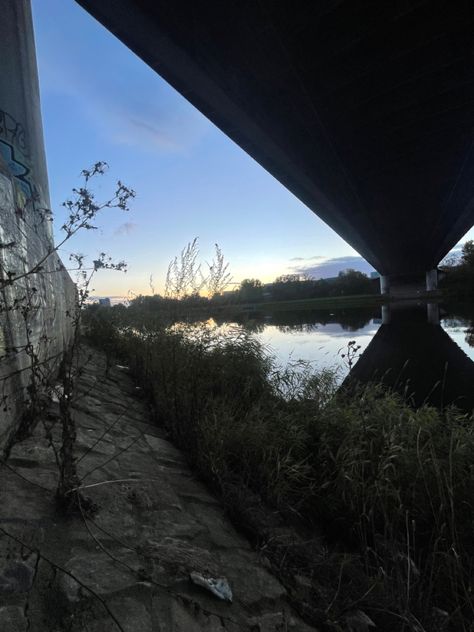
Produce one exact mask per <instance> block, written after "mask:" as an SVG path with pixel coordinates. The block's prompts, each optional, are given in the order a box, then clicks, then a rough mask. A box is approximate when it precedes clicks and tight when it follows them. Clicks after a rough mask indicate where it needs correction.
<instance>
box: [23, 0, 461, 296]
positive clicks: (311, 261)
mask: <svg viewBox="0 0 474 632" xmlns="http://www.w3.org/2000/svg"><path fill="white" fill-rule="evenodd" d="M32 4H33V15H34V24H35V36H36V45H37V56H38V67H39V74H40V88H41V98H42V110H43V125H44V133H45V143H46V152H47V159H48V169H49V179H50V190H51V201H52V207H53V210H54V211H55V212H56V214H57V218H58V220H59V221H57V225H58V226H60V220H61V212H60V204H61V202H62V201H63V200H64V199H66V198H67V197H68V195H69V193H70V191H71V189H72V187H74V186H77V185H78V184H79V179H78V175H79V174H80V172H81V170H82V169H83V168H85V167H88V166H90V165H91V164H93V163H95V162H97V161H99V160H105V161H107V162H108V163H109V164H110V172H109V175H108V177H107V178H106V179H104V181H103V182H102V183H101V184H100V188H99V194H101V195H103V197H104V198H105V197H106V196H107V194H108V193H110V191H111V185H112V183H113V180H114V179H118V178H120V179H121V180H123V182H125V183H126V184H127V185H129V186H131V187H132V188H134V189H135V190H136V192H137V198H136V200H135V201H134V202H133V206H132V211H131V212H130V213H129V214H126V215H125V214H123V213H119V212H116V213H115V212H108V213H107V214H105V215H103V216H102V217H101V219H100V220H99V225H100V227H101V228H100V230H99V231H88V232H86V233H83V234H82V235H78V236H77V238H76V239H75V241H74V243H72V242H70V243H69V244H68V245H67V249H66V250H65V251H64V252H63V253H62V256H63V258H64V259H65V260H66V259H67V256H68V253H69V251H74V252H81V253H83V254H86V255H89V256H90V257H94V256H95V255H96V254H97V253H98V252H99V251H103V250H106V251H107V253H109V254H110V255H111V256H112V257H114V258H116V259H119V258H120V259H125V260H126V261H127V262H128V268H129V271H128V273H127V274H126V275H123V274H119V273H114V272H104V273H101V275H99V276H98V277H97V279H96V281H95V284H94V287H95V291H96V294H99V295H117V296H122V295H126V294H127V293H128V291H129V290H131V291H133V292H135V293H149V291H150V289H149V286H148V280H149V277H150V274H152V275H153V277H154V284H155V286H156V290H157V291H160V290H162V285H163V281H164V278H165V275H166V269H167V265H168V262H169V261H170V260H171V259H172V258H173V257H174V256H175V255H176V254H177V253H178V252H179V251H180V250H181V248H182V247H183V246H185V245H186V243H187V242H189V241H191V240H192V239H193V238H194V237H199V242H200V247H201V252H202V257H203V260H206V259H207V260H208V259H209V258H210V257H211V256H212V249H213V245H214V243H216V242H217V243H218V244H219V245H220V247H221V249H222V250H223V252H224V255H225V257H226V260H227V261H229V263H230V270H231V273H232V276H233V278H234V280H235V281H237V282H238V281H240V280H242V279H243V278H246V277H257V278H260V279H261V280H262V281H271V280H273V279H274V278H275V277H276V276H278V275H280V274H286V273H289V272H293V271H310V272H311V273H313V274H314V275H315V276H321V275H323V276H333V274H334V273H337V271H338V270H340V269H344V268H347V267H355V268H358V269H361V270H363V271H368V270H369V269H370V267H369V266H368V264H366V263H365V262H364V261H363V260H362V259H361V258H360V257H358V256H357V253H356V252H355V251H354V250H353V249H352V248H351V247H350V246H349V245H348V244H346V243H345V242H344V241H343V240H342V239H341V238H340V237H339V236H338V235H337V234H336V233H335V232H334V231H333V230H331V229H330V228H329V227H328V226H326V225H325V224H324V223H323V222H322V221H321V220H320V219H319V218H318V217H317V216H316V215H314V213H312V212H311V211H310V210H309V209H308V208H306V207H305V206H304V205H303V204H302V203H301V202H300V201H299V200H297V199H296V198H295V197H294V196H293V195H292V194H291V193H290V192H289V191H287V190H286V189H285V188H284V187H283V186H282V185H281V184H280V183H279V182H277V181H276V180H275V179H274V178H273V177H272V176H271V175H270V174H268V173H267V172H266V171H265V170H264V169H263V168H262V167H260V166H259V165H258V164H257V163H256V162H255V161H254V160H253V159H252V158H250V157H249V156H248V155H247V154H245V152H243V151H242V150H241V149H240V148H239V147H238V146H237V145H235V144H234V143H233V142H232V141H231V140H230V139H228V138H227V137H226V136H225V135H224V134H223V133H222V132H220V131H219V130H218V129H217V128H216V127H215V126H214V125H213V124H212V123H210V122H209V121H208V120H207V119H206V118H205V117H204V116H202V115H201V114H200V113H199V112H198V111H197V110H196V109H195V108H194V107H193V106H191V105H190V104H189V103H188V102H187V101H186V100H185V99H184V98H183V97H181V96H180V95H179V94H178V93H177V92H176V91H175V90H174V89H173V88H171V87H170V86H169V85H168V84H167V83H166V82H165V81H164V80H163V79H161V78H160V77H159V76H158V75H157V74H156V73H155V72H154V71H152V70H151V69H150V68H148V66H146V64H144V63H143V62H142V61H141V60H140V59H138V58H137V57H136V56H135V55H134V54H133V53H131V52H130V51H129V50H128V49H127V48H126V47H125V46H124V45H123V44H122V43H121V42H119V41H118V40H117V39H116V38H115V37H114V36H113V35H111V34H110V33H109V32H108V31H106V30H105V29H104V28H103V27H102V26H101V25H100V24H98V23H97V22H96V21H95V20H94V19H93V18H91V17H90V16H89V15H88V14H87V13H86V12H85V11H84V10H83V9H81V8H80V7H79V6H78V5H77V4H76V3H75V2H74V1H73V0H33V3H32ZM468 236H469V234H468ZM333 260H334V261H333ZM322 266H324V267H322Z"/></svg>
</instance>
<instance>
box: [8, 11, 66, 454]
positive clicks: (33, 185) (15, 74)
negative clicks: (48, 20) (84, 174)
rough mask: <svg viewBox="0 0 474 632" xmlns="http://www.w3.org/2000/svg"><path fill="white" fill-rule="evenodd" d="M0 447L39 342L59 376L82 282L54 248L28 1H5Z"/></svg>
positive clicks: (48, 368)
mask: <svg viewBox="0 0 474 632" xmlns="http://www.w3.org/2000/svg"><path fill="white" fill-rule="evenodd" d="M0 16H1V18H0V279H1V278H3V282H2V281H1V280H0V447H1V446H2V445H4V444H5V441H6V440H7V438H8V436H9V435H10V434H11V433H12V431H14V429H15V427H16V425H17V423H18V421H19V419H20V418H21V415H22V412H23V411H24V409H25V407H26V405H27V403H28V398H29V395H28V386H29V385H30V384H31V377H32V376H31V370H29V367H30V366H31V360H30V356H29V355H28V353H27V352H26V350H25V345H27V344H28V343H31V344H32V348H33V349H34V352H35V353H36V354H37V356H38V361H39V362H40V363H41V365H40V369H39V370H40V371H41V373H42V376H38V377H39V378H40V379H41V378H42V377H47V376H50V377H51V378H53V376H54V371H55V369H56V368H57V366H58V365H59V363H60V361H61V356H62V353H63V351H64V349H65V346H66V345H67V344H68V342H69V340H70V336H71V319H70V317H69V316H67V312H68V310H69V311H71V310H72V309H73V305H74V297H75V286H74V284H73V282H72V280H71V278H70V277H69V275H68V273H67V272H66V271H65V269H64V266H63V264H62V263H61V261H60V260H59V258H58V257H57V255H56V254H51V255H50V256H48V257H47V258H46V259H45V261H44V264H43V265H42V269H41V271H40V272H38V273H36V274H27V275H26V276H25V277H24V278H23V279H21V280H19V281H17V282H15V283H14V284H13V285H10V286H7V287H5V282H4V280H5V279H6V278H8V276H9V274H12V275H14V276H17V275H18V274H22V273H25V272H26V273H28V271H30V270H31V269H32V268H33V267H34V266H35V265H36V264H37V263H38V262H39V261H41V260H42V259H43V258H44V257H45V256H46V255H48V253H50V252H51V249H52V247H53V237H52V226H51V221H50V218H49V217H48V214H47V212H46V210H47V209H49V208H50V201H49V191H48V179H47V171H46V161H45V155H44V144H43V132H42V125H41V111H40V101H39V88H38V76H37V68H36V56H35V45H34V37H33V27H32V20H31V8H30V2H29V0H0Z"/></svg>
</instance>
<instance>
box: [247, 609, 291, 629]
mask: <svg viewBox="0 0 474 632" xmlns="http://www.w3.org/2000/svg"><path fill="white" fill-rule="evenodd" d="M249 623H250V625H251V627H252V629H254V628H255V629H256V630H259V632H276V631H277V630H278V631H279V630H284V629H285V627H286V626H285V623H286V622H285V617H284V615H283V612H269V613H267V614H264V615H262V616H260V617H253V618H252V619H250V621H249Z"/></svg>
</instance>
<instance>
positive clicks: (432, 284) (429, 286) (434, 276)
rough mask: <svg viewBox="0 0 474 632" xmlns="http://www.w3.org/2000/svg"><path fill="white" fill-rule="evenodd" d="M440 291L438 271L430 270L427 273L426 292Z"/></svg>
mask: <svg viewBox="0 0 474 632" xmlns="http://www.w3.org/2000/svg"><path fill="white" fill-rule="evenodd" d="M437 289H438V270H437V269H436V268H435V269H434V270H428V272H427V273H426V291H427V292H432V291H433V290H437Z"/></svg>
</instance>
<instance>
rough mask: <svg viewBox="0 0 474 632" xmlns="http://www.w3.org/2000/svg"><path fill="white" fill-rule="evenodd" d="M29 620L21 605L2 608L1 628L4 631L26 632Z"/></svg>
mask: <svg viewBox="0 0 474 632" xmlns="http://www.w3.org/2000/svg"><path fill="white" fill-rule="evenodd" d="M27 629H28V620H27V619H26V617H25V615H24V611H23V608H21V607H20V606H4V607H3V608H0V630H1V631H2V632H26V630H27Z"/></svg>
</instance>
